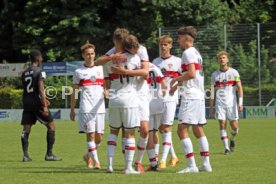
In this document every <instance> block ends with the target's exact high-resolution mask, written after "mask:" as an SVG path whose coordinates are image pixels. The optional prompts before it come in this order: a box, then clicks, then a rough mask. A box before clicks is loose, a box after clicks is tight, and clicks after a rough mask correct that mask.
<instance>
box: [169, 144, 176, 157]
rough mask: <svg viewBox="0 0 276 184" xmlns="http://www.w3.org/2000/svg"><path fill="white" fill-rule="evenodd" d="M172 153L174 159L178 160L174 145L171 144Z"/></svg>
mask: <svg viewBox="0 0 276 184" xmlns="http://www.w3.org/2000/svg"><path fill="white" fill-rule="evenodd" d="M170 152H171V156H172V158H176V157H177V156H176V154H175V151H174V147H173V143H172V144H171V149H170Z"/></svg>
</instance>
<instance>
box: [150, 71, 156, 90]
mask: <svg viewBox="0 0 276 184" xmlns="http://www.w3.org/2000/svg"><path fill="white" fill-rule="evenodd" d="M149 77H150V78H151V80H152V81H151V83H150V85H151V86H152V87H153V88H154V89H156V77H155V73H154V72H153V71H150V72H149Z"/></svg>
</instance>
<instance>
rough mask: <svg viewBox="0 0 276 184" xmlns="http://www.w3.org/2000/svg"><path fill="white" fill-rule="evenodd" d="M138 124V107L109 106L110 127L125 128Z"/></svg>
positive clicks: (134, 126) (131, 127)
mask: <svg viewBox="0 0 276 184" xmlns="http://www.w3.org/2000/svg"><path fill="white" fill-rule="evenodd" d="M138 124H139V125H140V119H139V117H138V108H137V107H131V108H109V126H110V128H115V129H118V128H121V127H124V128H125V129H126V130H127V129H133V128H136V127H137V125H138Z"/></svg>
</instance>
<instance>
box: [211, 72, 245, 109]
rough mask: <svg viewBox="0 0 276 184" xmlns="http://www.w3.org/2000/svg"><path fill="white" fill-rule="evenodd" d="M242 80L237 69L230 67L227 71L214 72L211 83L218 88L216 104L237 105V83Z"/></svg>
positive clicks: (224, 105)
mask: <svg viewBox="0 0 276 184" xmlns="http://www.w3.org/2000/svg"><path fill="white" fill-rule="evenodd" d="M239 81H240V75H239V73H238V71H237V70H235V69H233V68H231V67H229V68H228V70H227V71H220V70H217V71H215V72H213V73H212V78H211V85H212V86H214V87H215V89H216V106H221V107H233V106H236V105H237V99H236V86H237V85H236V84H237V82H239Z"/></svg>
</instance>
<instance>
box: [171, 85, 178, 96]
mask: <svg viewBox="0 0 276 184" xmlns="http://www.w3.org/2000/svg"><path fill="white" fill-rule="evenodd" d="M176 90H177V86H176V85H175V86H173V87H172V88H171V89H170V91H169V94H170V95H171V96H173V94H174V92H175V91H176Z"/></svg>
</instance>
